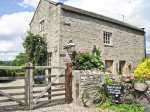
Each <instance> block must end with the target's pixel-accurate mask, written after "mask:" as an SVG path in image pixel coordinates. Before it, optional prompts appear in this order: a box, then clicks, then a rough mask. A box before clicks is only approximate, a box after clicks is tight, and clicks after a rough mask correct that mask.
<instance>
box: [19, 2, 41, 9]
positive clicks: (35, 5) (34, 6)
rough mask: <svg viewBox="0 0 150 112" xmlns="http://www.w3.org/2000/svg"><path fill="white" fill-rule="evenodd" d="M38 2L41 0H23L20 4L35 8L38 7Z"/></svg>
mask: <svg viewBox="0 0 150 112" xmlns="http://www.w3.org/2000/svg"><path fill="white" fill-rule="evenodd" d="M38 3H39V0H23V1H22V2H21V3H19V5H20V6H23V7H28V6H31V7H33V8H36V7H37V5H38Z"/></svg>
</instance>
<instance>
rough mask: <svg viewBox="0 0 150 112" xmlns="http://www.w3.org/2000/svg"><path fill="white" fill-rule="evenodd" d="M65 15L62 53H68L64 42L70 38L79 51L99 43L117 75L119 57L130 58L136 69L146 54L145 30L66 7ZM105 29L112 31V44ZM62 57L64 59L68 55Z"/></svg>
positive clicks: (62, 21)
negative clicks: (104, 32)
mask: <svg viewBox="0 0 150 112" xmlns="http://www.w3.org/2000/svg"><path fill="white" fill-rule="evenodd" d="M62 18H63V19H61V39H60V52H61V53H63V52H65V51H64V50H63V45H65V44H66V43H67V42H68V41H69V40H73V42H74V43H75V44H76V51H77V52H79V51H80V52H90V51H92V49H93V46H94V45H96V46H97V47H98V48H99V49H100V50H101V55H102V59H103V61H105V60H113V61H114V62H113V66H114V67H113V73H114V74H116V72H117V71H116V66H117V64H118V62H119V60H124V61H126V63H127V64H131V65H132V68H134V67H136V65H137V63H138V62H139V61H140V60H141V59H142V58H144V57H145V50H144V49H145V48H144V47H145V45H144V33H141V32H138V31H136V30H132V29H130V28H126V27H122V26H119V25H116V24H113V23H109V22H106V21H102V20H98V19H95V18H92V17H89V16H86V15H82V14H79V13H74V12H69V11H66V10H65V11H63V12H62ZM103 31H107V32H111V33H112V39H113V40H112V42H113V45H112V46H105V45H104V43H103ZM61 60H63V61H64V58H62V59H61ZM63 61H62V62H63Z"/></svg>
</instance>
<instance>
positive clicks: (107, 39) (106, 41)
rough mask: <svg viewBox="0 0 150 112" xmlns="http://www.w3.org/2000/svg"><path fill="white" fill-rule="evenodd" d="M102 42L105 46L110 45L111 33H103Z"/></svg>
mask: <svg viewBox="0 0 150 112" xmlns="http://www.w3.org/2000/svg"><path fill="white" fill-rule="evenodd" d="M103 40H104V44H105V45H112V33H110V32H105V31H104V33H103Z"/></svg>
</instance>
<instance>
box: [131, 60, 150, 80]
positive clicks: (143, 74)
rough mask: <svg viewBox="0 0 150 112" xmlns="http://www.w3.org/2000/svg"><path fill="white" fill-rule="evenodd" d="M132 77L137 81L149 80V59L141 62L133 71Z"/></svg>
mask: <svg viewBox="0 0 150 112" xmlns="http://www.w3.org/2000/svg"><path fill="white" fill-rule="evenodd" d="M134 76H135V78H136V79H138V80H143V79H150V58H149V59H145V60H144V61H143V62H141V63H140V64H139V65H138V66H137V68H136V69H135V70H134Z"/></svg>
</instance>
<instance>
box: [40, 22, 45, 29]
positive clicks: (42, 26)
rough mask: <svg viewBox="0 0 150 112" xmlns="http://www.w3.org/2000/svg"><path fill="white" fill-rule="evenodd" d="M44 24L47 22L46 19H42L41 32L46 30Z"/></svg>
mask: <svg viewBox="0 0 150 112" xmlns="http://www.w3.org/2000/svg"><path fill="white" fill-rule="evenodd" d="M44 24H45V21H44V20H42V21H40V32H44Z"/></svg>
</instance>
